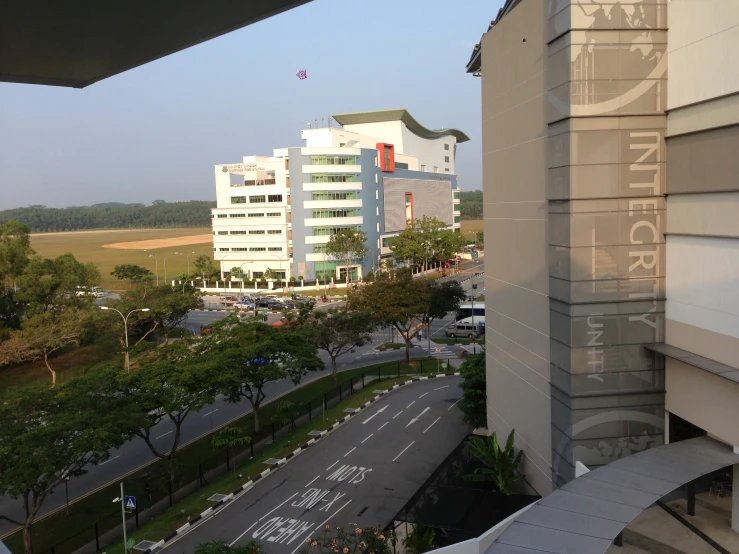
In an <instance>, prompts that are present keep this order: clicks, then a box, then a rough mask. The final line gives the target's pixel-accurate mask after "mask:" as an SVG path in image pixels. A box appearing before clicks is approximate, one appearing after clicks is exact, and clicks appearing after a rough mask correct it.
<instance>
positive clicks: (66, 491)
mask: <svg viewBox="0 0 739 554" xmlns="http://www.w3.org/2000/svg"><path fill="white" fill-rule="evenodd" d="M62 481H64V496H66V498H67V515H69V474H68V473H67V472H66V471H65V472H64V475H62Z"/></svg>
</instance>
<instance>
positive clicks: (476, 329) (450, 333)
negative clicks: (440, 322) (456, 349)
mask: <svg viewBox="0 0 739 554" xmlns="http://www.w3.org/2000/svg"><path fill="white" fill-rule="evenodd" d="M483 325H484V324H483ZM445 332H446V336H447V337H452V338H456V337H469V338H471V339H473V338H475V337H476V336H478V335H479V334H480V325H479V324H478V323H471V322H466V321H457V322H456V323H452V324H451V325H450V326H449V327H447V328H446V331H445Z"/></svg>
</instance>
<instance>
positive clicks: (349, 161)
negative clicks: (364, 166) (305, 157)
mask: <svg viewBox="0 0 739 554" xmlns="http://www.w3.org/2000/svg"><path fill="white" fill-rule="evenodd" d="M310 164H311V165H358V164H359V156H333V155H320V156H311V157H310Z"/></svg>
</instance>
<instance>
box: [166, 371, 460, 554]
mask: <svg viewBox="0 0 739 554" xmlns="http://www.w3.org/2000/svg"><path fill="white" fill-rule="evenodd" d="M459 382H460V379H459V378H458V377H446V378H442V379H431V380H428V381H421V382H418V383H413V384H411V385H407V386H404V387H401V388H399V389H397V390H396V391H394V392H392V393H391V394H389V395H388V396H386V397H385V398H383V399H381V400H380V401H378V402H376V403H375V404H373V405H372V406H371V407H370V408H368V409H367V410H366V411H364V412H362V413H361V414H358V415H357V416H355V417H354V418H352V419H350V420H349V421H347V422H346V423H345V424H344V425H342V426H341V427H339V428H338V429H336V430H335V431H333V432H332V433H331V434H329V435H328V436H327V437H325V438H324V439H322V440H321V441H319V442H318V443H317V444H316V445H314V446H311V447H310V448H308V449H307V450H305V451H304V452H303V453H302V454H300V455H298V456H297V457H296V458H295V459H294V460H292V461H290V462H289V463H288V464H287V465H285V466H284V467H282V468H280V469H279V470H278V471H276V472H274V473H272V474H270V475H269V476H268V477H266V478H265V479H263V480H261V481H258V482H257V484H256V485H255V486H254V487H252V488H251V489H249V490H247V491H245V492H244V493H242V494H241V495H240V496H239V497H238V498H236V499H235V500H234V501H233V502H231V503H229V504H225V505H224V507H223V508H221V509H220V510H219V511H217V512H215V515H213V516H212V517H210V518H208V519H206V520H205V521H203V522H202V523H201V524H199V525H196V526H194V527H193V529H192V531H190V532H189V533H187V534H185V535H183V536H182V537H181V538H179V539H178V540H176V541H174V542H173V543H171V544H170V545H169V546H168V547H167V548H165V550H167V551H168V552H172V553H180V552H182V553H183V554H184V553H191V552H193V551H194V550H195V547H196V546H197V545H198V544H200V543H202V542H206V541H210V540H222V541H225V542H226V543H227V544H230V545H243V544H246V543H248V542H249V541H251V540H256V541H258V542H260V543H261V544H262V545H263V547H264V551H265V552H266V553H267V554H294V553H295V552H297V551H298V550H299V549H301V548H302V547H303V546H305V541H306V538H307V537H310V536H312V535H314V534H315V533H317V531H318V530H322V529H323V528H324V527H325V526H326V525H331V526H332V527H334V526H336V525H343V526H349V525H350V524H352V525H353V524H356V525H357V526H358V527H360V528H364V527H369V526H377V527H384V526H385V525H386V524H387V523H389V522H390V520H391V519H392V518H393V516H395V514H397V512H398V511H399V510H400V509H401V508H402V507H403V505H404V504H405V503H406V502H407V501H408V500H409V499H410V497H411V496H412V495H413V494H414V493H415V492H416V491H417V490H418V488H419V487H420V486H421V485H422V484H423V483H424V482H425V481H426V479H428V478H429V477H430V476H431V474H432V473H433V471H434V470H435V469H436V468H437V467H438V465H439V464H440V463H441V462H442V461H443V460H444V459H445V458H446V456H448V455H449V453H450V452H451V451H452V450H453V449H454V447H455V446H456V445H457V444H459V442H460V441H461V440H462V439H463V438H464V437H465V435H466V434H467V433H468V432H469V430H470V429H469V427H468V426H467V425H466V424H464V423H462V418H461V414H460V412H459V411H458V410H457V409H456V408H455V406H456V403H457V402H458V401H459V400H460V398H461V390H460V389H459V387H458V386H457V385H458V383H459Z"/></svg>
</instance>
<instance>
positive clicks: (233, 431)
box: [213, 427, 251, 475]
mask: <svg viewBox="0 0 739 554" xmlns="http://www.w3.org/2000/svg"><path fill="white" fill-rule="evenodd" d="M246 444H251V437H250V436H249V435H247V434H246V432H245V431H244V430H243V429H242V428H241V427H224V428H223V429H221V430H220V431H217V432H216V433H215V434H214V435H213V446H215V447H216V448H226V449H227V450H226V457H227V458H228V456H229V450H228V449H230V448H236V447H237V446H243V445H246ZM226 461H227V462H228V459H227V460H226ZM233 467H234V475H236V464H235V463H234V464H233Z"/></svg>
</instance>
